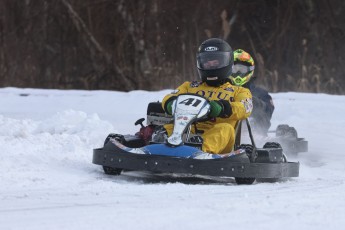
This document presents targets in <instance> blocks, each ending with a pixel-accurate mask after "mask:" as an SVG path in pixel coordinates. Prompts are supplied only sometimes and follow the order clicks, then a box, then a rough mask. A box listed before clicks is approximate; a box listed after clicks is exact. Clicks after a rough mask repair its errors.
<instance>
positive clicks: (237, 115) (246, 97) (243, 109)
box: [230, 87, 253, 120]
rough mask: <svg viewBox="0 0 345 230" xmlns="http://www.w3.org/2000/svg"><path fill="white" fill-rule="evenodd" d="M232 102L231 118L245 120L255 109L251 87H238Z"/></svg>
mask: <svg viewBox="0 0 345 230" xmlns="http://www.w3.org/2000/svg"><path fill="white" fill-rule="evenodd" d="M230 104H231V109H232V114H231V116H230V119H232V120H243V119H246V118H248V117H249V116H250V114H251V113H252V110H253V102H252V94H251V92H250V91H249V89H246V88H243V87H238V88H237V90H236V91H235V95H234V101H233V102H231V103H230Z"/></svg>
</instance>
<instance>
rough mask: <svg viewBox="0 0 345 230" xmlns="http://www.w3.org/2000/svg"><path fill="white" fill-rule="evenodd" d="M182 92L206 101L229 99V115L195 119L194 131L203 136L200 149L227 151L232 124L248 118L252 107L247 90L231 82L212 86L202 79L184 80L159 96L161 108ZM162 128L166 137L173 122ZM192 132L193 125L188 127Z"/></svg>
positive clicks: (233, 131)
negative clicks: (195, 95) (200, 132)
mask: <svg viewBox="0 0 345 230" xmlns="http://www.w3.org/2000/svg"><path fill="white" fill-rule="evenodd" d="M184 93H191V94H198V95H201V96H203V97H205V98H207V99H208V100H210V101H211V100H227V101H229V102H230V105H231V110H232V113H231V116H230V117H228V118H220V117H217V118H212V119H211V120H208V121H205V122H198V123H197V124H196V127H197V130H201V131H202V132H203V134H202V135H201V136H202V138H203V145H202V150H203V151H204V152H208V153H214V154H223V153H229V152H231V151H232V149H233V147H234V143H235V126H236V124H237V122H238V121H239V120H243V119H246V118H247V117H249V116H250V114H251V112H252V109H253V104H252V95H251V93H250V91H249V90H248V89H246V88H243V87H240V86H234V85H231V84H230V83H229V82H226V83H224V84H223V85H221V86H218V87H213V86H208V85H207V84H206V83H202V82H196V81H193V82H189V81H187V82H184V83H183V84H182V85H180V86H179V87H178V88H177V89H176V90H175V91H174V92H172V93H171V94H168V95H166V96H165V97H164V98H163V101H162V107H163V109H164V110H165V111H166V105H167V103H168V102H169V101H171V100H172V99H173V98H175V97H176V96H177V95H179V94H184ZM169 99H170V100H169ZM164 128H165V129H166V130H167V132H168V136H170V135H171V134H172V130H173V124H166V125H165V126H164ZM192 133H195V129H194V127H192Z"/></svg>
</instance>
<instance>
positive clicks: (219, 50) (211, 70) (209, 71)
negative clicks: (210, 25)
mask: <svg viewBox="0 0 345 230" xmlns="http://www.w3.org/2000/svg"><path fill="white" fill-rule="evenodd" d="M233 56H234V55H233V52H232V49H231V47H230V45H229V44H228V43H227V42H226V41H224V40H222V39H219V38H210V39H208V40H206V41H204V42H203V43H202V44H201V45H200V47H199V50H198V52H197V55H196V60H197V67H198V72H199V76H200V78H201V80H202V81H203V82H206V83H207V84H208V85H210V86H219V85H221V84H223V83H224V82H225V81H226V80H227V79H228V77H229V76H230V75H231V70H232V65H233V63H234V57H233Z"/></svg>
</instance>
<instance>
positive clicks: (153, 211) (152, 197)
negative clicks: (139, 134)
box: [0, 88, 345, 230]
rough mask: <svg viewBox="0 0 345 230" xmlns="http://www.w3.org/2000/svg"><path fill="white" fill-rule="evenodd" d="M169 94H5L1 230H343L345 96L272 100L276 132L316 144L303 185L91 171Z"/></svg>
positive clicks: (0, 134)
mask: <svg viewBox="0 0 345 230" xmlns="http://www.w3.org/2000/svg"><path fill="white" fill-rule="evenodd" d="M168 92H170V91H160V92H144V91H133V92H130V93H119V92H109V91H59V90H34V89H15V88H5V89H0V96H1V97H0V183H1V184H0V229H59V230H60V229H103V228H106V229H109V228H111V229H121V230H126V229H150V230H153V229H167V230H170V229H174V230H175V229H210V228H213V229H225V228H231V229H251V228H255V229H274V230H276V229H325V228H327V229H343V226H344V225H345V218H344V217H345V216H344V210H345V196H344V195H343V194H344V191H345V164H344V159H345V158H344V152H343V149H345V144H344V138H345V135H344V132H343V131H344V130H345V120H344V118H343V115H342V114H343V113H342V111H345V107H344V105H345V96H330V95H323V94H304V93H279V94H273V95H272V96H273V99H274V102H275V105H276V111H275V114H274V117H273V124H272V127H276V125H278V124H281V123H287V124H289V125H290V126H294V127H296V128H297V131H298V132H299V136H302V137H305V138H306V139H307V140H308V141H309V150H310V151H309V152H308V153H300V154H299V156H297V157H290V158H289V159H290V160H292V161H296V160H297V161H300V163H301V166H300V177H298V178H293V179H289V180H285V181H282V182H278V183H255V184H254V185H250V186H238V185H236V184H235V182H234V179H232V178H211V177H197V178H196V177H180V176H175V175H170V176H164V175H152V174H149V173H138V172H125V173H124V174H123V175H121V176H118V177H112V176H108V175H104V174H103V172H102V169H101V168H100V167H99V166H97V165H93V164H91V158H92V149H93V148H96V147H99V146H101V145H102V143H103V140H104V138H105V137H106V135H107V134H108V133H110V132H121V133H134V132H135V131H137V130H138V127H134V122H135V121H136V119H138V118H141V117H145V114H146V105H147V103H148V102H151V101H157V100H161V98H162V97H163V95H165V94H166V93H168ZM23 95H25V96H23ZM325 105H327V106H325ZM340 105H341V106H340ZM133 108H135V109H133ZM335 111H336V112H335ZM326 117H329V118H328V119H327V120H325V118H326Z"/></svg>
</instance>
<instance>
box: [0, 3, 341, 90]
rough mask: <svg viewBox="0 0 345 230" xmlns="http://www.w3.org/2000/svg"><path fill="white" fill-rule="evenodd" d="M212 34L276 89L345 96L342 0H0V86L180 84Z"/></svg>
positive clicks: (260, 79)
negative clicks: (248, 59)
mask: <svg viewBox="0 0 345 230" xmlns="http://www.w3.org/2000/svg"><path fill="white" fill-rule="evenodd" d="M210 37H218V38H222V39H224V40H226V41H227V42H228V43H229V44H230V45H231V46H232V48H233V49H238V48H242V49H244V50H246V51H248V52H249V53H250V54H252V56H253V57H254V59H255V63H256V69H255V75H256V76H257V82H258V84H259V85H261V86H263V87H265V88H267V89H268V90H269V91H270V92H286V91H300V92H316V93H330V94H345V90H344V86H345V84H344V82H345V77H344V73H345V68H344V58H345V55H344V53H345V46H344V44H343V43H344V40H345V1H343V0H289V1H286V0H285V1H284V0H212V1H209V0H188V1H182V0H0V87H8V86H11V87H25V88H26V87H30V88H54V89H88V90H96V89H105V90H119V91H130V90H138V89H140V90H161V89H166V88H175V87H176V86H178V85H180V84H181V83H182V82H184V81H186V80H197V79H198V74H197V71H196V61H195V54H196V51H197V48H198V46H199V45H200V43H201V42H202V41H203V40H205V39H207V38H210Z"/></svg>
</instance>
